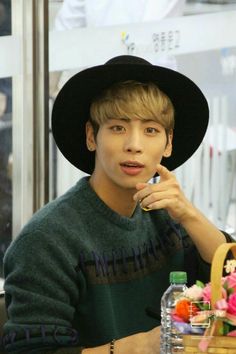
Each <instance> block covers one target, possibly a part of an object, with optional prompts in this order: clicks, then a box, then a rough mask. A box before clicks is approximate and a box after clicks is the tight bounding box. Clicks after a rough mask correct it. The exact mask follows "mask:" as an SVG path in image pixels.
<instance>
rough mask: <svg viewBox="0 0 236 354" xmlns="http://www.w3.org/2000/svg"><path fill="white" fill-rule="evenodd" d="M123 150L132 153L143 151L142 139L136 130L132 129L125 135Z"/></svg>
mask: <svg viewBox="0 0 236 354" xmlns="http://www.w3.org/2000/svg"><path fill="white" fill-rule="evenodd" d="M124 150H125V152H131V153H134V154H137V153H142V152H143V144H142V139H141V136H140V133H139V132H138V131H132V132H130V133H129V134H128V135H127V136H126V140H125V142H124Z"/></svg>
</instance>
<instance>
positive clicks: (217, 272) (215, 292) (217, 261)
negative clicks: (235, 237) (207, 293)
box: [211, 243, 236, 308]
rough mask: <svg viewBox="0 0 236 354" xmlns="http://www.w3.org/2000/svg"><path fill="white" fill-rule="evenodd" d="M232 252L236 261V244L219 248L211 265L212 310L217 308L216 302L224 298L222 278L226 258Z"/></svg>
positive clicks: (226, 244) (225, 244) (227, 244)
mask: <svg viewBox="0 0 236 354" xmlns="http://www.w3.org/2000/svg"><path fill="white" fill-rule="evenodd" d="M230 250H231V251H232V253H233V255H234V258H235V259H236V243H223V244H222V245H220V246H219V247H218V248H217V250H216V252H215V254H214V257H213V261H212V265H211V308H215V304H216V302H217V301H218V300H220V299H221V298H222V292H221V278H222V274H223V267H224V262H225V258H226V256H227V253H228V252H229V251H230Z"/></svg>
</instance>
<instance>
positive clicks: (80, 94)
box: [52, 55, 209, 174]
mask: <svg viewBox="0 0 236 354" xmlns="http://www.w3.org/2000/svg"><path fill="white" fill-rule="evenodd" d="M126 80H136V81H140V82H153V83H155V84H156V85H157V86H158V87H159V88H160V89H161V90H162V91H163V92H164V93H165V94H166V95H167V96H169V98H170V99H171V101H172V104H173V106H174V109H175V128H174V137H173V150H172V155H171V156H170V157H168V158H163V159H162V161H161V163H162V165H164V166H166V167H167V168H168V169H169V170H174V169H175V168H177V167H178V166H180V165H182V164H183V163H184V162H185V161H186V160H188V159H189V158H190V157H191V156H192V155H193V153H194V152H195V151H196V150H197V148H198V147H199V145H200V144H201V142H202V140H203V137H204V135H205V132H206V129H207V125H208V120H209V109H208V104H207V101H206V98H205V96H204V95H203V93H202V92H201V90H200V89H199V87H198V86H197V85H196V84H195V83H194V82H193V81H192V80H190V79H189V78H188V77H186V76H184V75H182V74H180V73H179V72H177V71H174V70H171V69H168V68H164V67H160V66H156V65H152V64H150V63H149V62H148V61H146V60H144V59H142V58H139V57H135V56H130V55H121V56H117V57H115V58H112V59H110V60H109V61H108V62H106V63H105V64H104V65H98V66H94V67H91V68H88V69H86V70H83V71H80V72H79V73H77V74H76V75H74V76H73V77H72V78H71V79H69V80H68V81H67V82H66V84H65V85H64V86H63V87H62V89H61V91H60V92H59V94H58V96H57V97H56V100H55V103H54V105H53V110H52V132H53V135H54V139H55V141H56V144H57V146H58V148H59V150H60V151H61V152H62V154H63V155H64V156H65V158H66V159H67V160H68V161H69V162H71V163H72V165H74V166H75V167H77V168H78V169H80V170H81V171H84V172H86V173H88V174H91V173H92V172H93V170H94V166H95V153H94V152H91V151H89V150H88V149H87V146H86V133H85V125H86V122H87V121H88V119H89V117H90V114H89V110H90V104H91V101H92V100H93V99H94V98H95V97H96V96H97V95H98V94H99V93H100V92H101V91H102V90H104V89H106V88H107V87H109V86H111V85H112V84H114V83H116V82H121V81H126Z"/></svg>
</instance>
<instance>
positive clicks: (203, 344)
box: [172, 243, 236, 354]
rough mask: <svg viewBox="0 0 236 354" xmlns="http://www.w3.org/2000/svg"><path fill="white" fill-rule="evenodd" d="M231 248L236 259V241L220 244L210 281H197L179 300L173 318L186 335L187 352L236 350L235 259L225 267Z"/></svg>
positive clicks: (234, 351)
mask: <svg viewBox="0 0 236 354" xmlns="http://www.w3.org/2000/svg"><path fill="white" fill-rule="evenodd" d="M229 250H232V253H233V254H234V257H235V258H236V243H232V244H223V245H221V246H220V247H219V248H218V249H217V251H216V253H215V256H214V259H213V262H212V268H211V282H210V283H208V284H203V283H202V282H201V281H197V282H196V284H194V285H193V286H191V287H190V288H188V289H186V290H185V292H184V293H183V294H181V296H180V297H179V298H178V300H177V301H176V305H175V309H174V311H173V313H172V321H173V325H174V326H175V327H176V329H177V330H178V331H179V332H181V333H182V334H183V342H184V348H185V351H184V353H189V352H192V353H203V352H205V353H206V352H207V353H227V354H228V353H232V354H233V353H234V354H235V353H236V271H235V269H236V259H232V260H228V261H227V263H226V265H225V266H224V260H225V256H226V255H227V253H228V251H229ZM223 268H225V271H226V273H227V275H226V276H224V277H223V276H222V270H223ZM219 350H220V351H219Z"/></svg>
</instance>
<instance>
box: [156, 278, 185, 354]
mask: <svg viewBox="0 0 236 354" xmlns="http://www.w3.org/2000/svg"><path fill="white" fill-rule="evenodd" d="M186 283H187V273H186V272H171V273H170V286H169V288H168V289H167V290H166V291H165V292H164V294H163V296H162V298H161V344H160V349H161V354H172V353H182V352H183V351H184V348H183V344H182V334H181V333H179V332H178V330H177V329H176V328H175V327H174V326H173V322H172V318H171V313H172V311H173V309H174V307H175V303H176V299H178V298H179V296H180V294H181V293H183V292H184V290H185V289H187V286H186Z"/></svg>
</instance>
